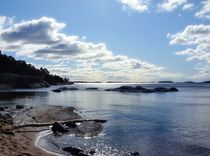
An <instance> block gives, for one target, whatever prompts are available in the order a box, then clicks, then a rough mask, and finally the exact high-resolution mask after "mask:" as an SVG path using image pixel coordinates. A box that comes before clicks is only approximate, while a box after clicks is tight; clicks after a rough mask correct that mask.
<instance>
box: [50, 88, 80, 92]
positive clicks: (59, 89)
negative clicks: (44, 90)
mask: <svg viewBox="0 0 210 156" xmlns="http://www.w3.org/2000/svg"><path fill="white" fill-rule="evenodd" d="M68 90H79V89H78V88H76V87H70V88H68V87H60V88H57V89H53V90H52V91H53V92H56V93H60V92H62V91H68Z"/></svg>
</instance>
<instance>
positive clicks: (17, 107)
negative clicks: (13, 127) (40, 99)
mask: <svg viewBox="0 0 210 156" xmlns="http://www.w3.org/2000/svg"><path fill="white" fill-rule="evenodd" d="M23 108H24V105H16V109H23Z"/></svg>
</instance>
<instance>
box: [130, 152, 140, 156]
mask: <svg viewBox="0 0 210 156" xmlns="http://www.w3.org/2000/svg"><path fill="white" fill-rule="evenodd" d="M129 155H130V156H134V155H140V154H139V152H130V153H129Z"/></svg>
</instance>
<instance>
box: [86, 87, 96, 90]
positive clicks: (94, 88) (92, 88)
mask: <svg viewBox="0 0 210 156" xmlns="http://www.w3.org/2000/svg"><path fill="white" fill-rule="evenodd" d="M86 90H98V88H97V87H90V88H86Z"/></svg>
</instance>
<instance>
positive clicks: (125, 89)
mask: <svg viewBox="0 0 210 156" xmlns="http://www.w3.org/2000/svg"><path fill="white" fill-rule="evenodd" d="M105 91H119V92H130V93H138V92H140V93H156V92H176V91H178V89H177V88H174V87H172V88H169V89H168V88H164V87H157V88H154V89H146V88H143V87H142V86H136V87H132V86H121V87H118V88H113V89H107V90H105Z"/></svg>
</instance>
